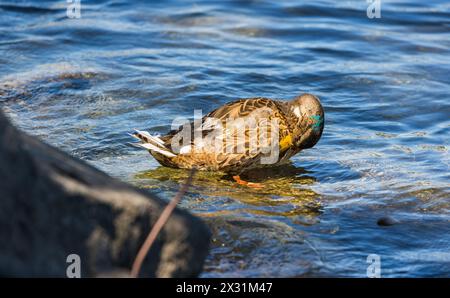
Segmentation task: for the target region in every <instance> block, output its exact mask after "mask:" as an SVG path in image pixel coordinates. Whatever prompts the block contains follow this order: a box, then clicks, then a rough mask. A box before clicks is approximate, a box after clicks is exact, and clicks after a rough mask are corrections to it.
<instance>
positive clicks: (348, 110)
mask: <svg viewBox="0 0 450 298" xmlns="http://www.w3.org/2000/svg"><path fill="white" fill-rule="evenodd" d="M81 2H82V11H81V16H82V17H81V19H69V18H67V17H66V12H65V8H66V6H65V5H66V1H63V0H58V1H38V2H36V1H1V2H0V15H1V17H0V28H1V35H0V78H1V79H0V101H1V102H2V106H3V109H4V110H5V111H6V112H7V113H8V115H9V116H10V117H11V118H12V119H13V121H14V122H15V123H16V124H17V125H18V126H20V127H21V128H23V129H24V130H26V131H28V132H30V133H31V134H33V135H37V136H38V137H40V138H41V139H43V140H45V141H46V142H48V143H50V144H52V145H54V146H57V147H59V148H61V149H63V150H65V151H66V152H68V153H70V154H71V155H73V156H76V157H79V158H81V159H83V160H86V161H88V162H89V163H91V164H93V165H94V166H96V167H98V168H100V169H102V170H104V171H106V172H107V173H109V174H110V175H112V176H114V177H118V178H120V179H122V180H125V181H129V182H131V183H133V184H135V185H138V186H139V187H143V188H146V189H148V191H149V192H151V193H154V194H158V195H161V196H162V197H164V198H166V199H170V198H171V197H172V195H173V194H174V193H175V192H176V190H177V189H178V185H179V183H180V181H182V180H183V179H184V177H186V176H187V173H186V172H185V171H181V170H173V169H166V168H161V167H159V166H158V164H157V163H156V162H155V161H154V160H153V159H151V158H150V156H149V155H148V153H146V152H143V151H139V150H137V149H135V148H132V147H130V146H127V145H126V142H129V141H131V140H130V138H129V137H128V136H127V134H126V133H127V132H130V131H131V130H132V129H133V128H140V129H147V130H149V131H151V132H153V133H161V134H162V133H165V132H167V131H168V130H169V128H170V124H171V122H172V120H173V119H174V118H175V117H178V116H184V117H193V109H203V111H204V113H206V112H208V111H210V110H211V109H213V108H215V107H217V106H219V105H221V104H223V103H225V102H227V101H230V100H234V99H236V98H241V97H252V96H267V97H274V98H285V99H290V98H292V97H294V96H295V95H297V94H299V93H301V92H311V93H314V94H316V95H318V96H319V97H320V98H321V100H322V103H323V105H324V107H325V113H326V123H325V131H324V134H323V136H322V139H321V141H320V142H319V143H318V144H317V145H316V146H315V147H314V148H313V149H310V150H307V151H304V152H302V153H301V154H299V155H297V156H295V157H294V158H292V164H290V165H287V166H285V167H283V168H281V169H280V168H278V169H274V170H271V171H269V172H267V173H265V176H263V177H256V178H255V180H256V181H261V182H263V183H265V184H266V186H267V187H266V188H264V189H263V190H254V189H246V188H242V187H239V186H237V185H235V184H234V183H232V182H231V181H230V180H229V179H228V178H227V177H222V175H220V174H215V173H199V175H198V176H197V177H196V179H195V183H194V187H193V188H191V189H190V191H189V193H188V195H187V196H186V197H185V198H184V201H183V202H182V207H183V208H187V209H189V210H190V211H191V212H193V213H195V214H197V215H199V216H202V217H203V218H204V219H205V221H206V222H207V223H208V224H209V226H210V227H211V230H212V231H213V243H212V249H211V253H210V255H209V257H208V259H207V261H206V264H205V271H204V273H203V274H202V276H204V277H218V276H288V277H292V276H354V277H365V276H366V272H367V266H368V265H369V264H368V263H367V261H366V260H367V256H368V255H369V254H378V255H379V256H380V257H381V275H382V276H386V277H393V276H401V277H406V276H407V277H416V276H450V249H449V248H450V212H449V211H450V185H449V181H450V171H449V168H450V160H449V156H450V154H449V146H450V144H449V139H450V120H449V116H450V102H449V100H450V86H449V84H450V50H449V49H450V4H448V3H445V1H409V2H407V1H399V0H393V1H382V6H381V9H382V11H381V19H369V18H367V16H366V7H367V4H366V1H359V0H358V1H338V2H336V1H331V0H330V1H309V2H308V3H306V2H305V3H304V4H301V2H299V4H294V2H291V1H230V2H226V1H225V2H224V3H219V2H210V1H195V2H190V1H181V0H173V1H161V2H157V3H153V2H150V1H149V2H148V3H147V2H144V1H121V0H109V1H83V0H82V1H81ZM384 216H390V217H392V218H394V219H396V220H398V221H399V223H398V224H396V225H393V226H387V227H382V226H379V225H377V220H378V219H379V218H381V217H384Z"/></svg>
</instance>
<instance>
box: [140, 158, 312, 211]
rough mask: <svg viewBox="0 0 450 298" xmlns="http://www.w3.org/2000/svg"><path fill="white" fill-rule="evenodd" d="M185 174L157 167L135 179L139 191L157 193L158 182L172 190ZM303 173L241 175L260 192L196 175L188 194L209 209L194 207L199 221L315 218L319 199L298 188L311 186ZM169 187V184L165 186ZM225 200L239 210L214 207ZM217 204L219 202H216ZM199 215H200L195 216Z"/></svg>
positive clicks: (289, 168)
mask: <svg viewBox="0 0 450 298" xmlns="http://www.w3.org/2000/svg"><path fill="white" fill-rule="evenodd" d="M188 173H189V171H187V170H180V169H171V168H166V167H161V166H160V167H158V168H156V169H154V170H150V171H145V172H141V173H138V174H137V175H136V176H135V178H136V180H135V181H134V183H136V184H137V185H138V186H139V187H142V188H150V189H155V188H156V189H160V188H161V182H168V181H169V182H170V183H173V182H175V184H172V186H173V188H176V187H178V184H180V183H182V181H185V180H186V178H187V177H188ZM305 173H306V171H305V170H304V169H301V168H296V167H295V166H293V165H292V164H287V165H283V166H280V167H277V168H274V169H268V170H267V171H265V172H264V176H265V177H264V176H263V175H262V174H261V172H259V173H257V172H256V171H255V172H248V173H246V174H245V176H244V175H242V178H245V179H247V180H249V181H255V182H256V181H257V182H260V183H262V184H263V185H264V188H262V189H255V188H250V187H246V186H241V185H238V184H237V183H236V182H234V181H233V180H232V179H231V177H230V176H228V175H226V174H224V173H218V172H197V173H196V175H195V177H194V180H193V183H192V189H193V190H191V192H195V193H196V194H197V196H199V197H202V198H203V200H204V201H205V204H210V205H211V206H210V207H211V209H205V210H204V211H203V212H201V211H200V210H201V209H199V206H198V205H197V206H196V211H194V212H196V213H197V214H199V215H200V216H203V217H213V216H216V215H222V214H237V213H242V212H244V213H251V214H255V215H265V216H285V217H294V216H299V215H315V214H318V213H319V211H320V201H319V195H318V194H317V193H315V192H314V191H312V190H311V189H309V188H304V187H302V185H305V186H306V185H311V184H312V183H314V178H313V177H309V176H307V175H305ZM166 185H169V183H166ZM223 198H228V199H232V200H234V201H236V202H237V203H239V205H241V206H243V207H242V208H237V209H236V208H235V207H236V206H232V209H228V208H227V207H226V206H223V205H222V206H221V208H220V209H218V208H217V206H216V200H221V199H223ZM217 203H219V204H220V202H217ZM199 211H200V212H199Z"/></svg>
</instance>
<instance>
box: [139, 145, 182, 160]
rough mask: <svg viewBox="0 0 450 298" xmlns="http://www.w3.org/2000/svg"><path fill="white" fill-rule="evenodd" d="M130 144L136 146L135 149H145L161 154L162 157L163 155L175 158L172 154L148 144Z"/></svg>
mask: <svg viewBox="0 0 450 298" xmlns="http://www.w3.org/2000/svg"><path fill="white" fill-rule="evenodd" d="M131 144H132V145H133V146H136V147H139V148H144V149H147V150H150V151H155V152H158V153H161V154H162V155H165V156H167V157H175V156H176V155H175V154H173V153H172V152H170V151H167V150H163V149H160V148H158V147H156V146H155V145H153V144H150V143H131Z"/></svg>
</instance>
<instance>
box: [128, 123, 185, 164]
mask: <svg viewBox="0 0 450 298" xmlns="http://www.w3.org/2000/svg"><path fill="white" fill-rule="evenodd" d="M135 131H136V133H135V134H129V135H130V136H132V137H133V138H135V139H138V140H140V141H141V142H140V143H130V144H131V145H133V146H135V147H138V148H144V149H146V150H150V151H154V152H158V153H160V154H162V155H165V156H167V157H175V156H176V155H175V154H173V153H172V152H170V150H169V149H167V148H166V146H165V145H164V142H163V141H162V140H161V139H160V138H159V137H155V136H152V135H150V134H149V133H148V132H146V131H141V130H137V129H135ZM138 135H141V136H144V137H145V138H143V139H144V140H143V139H141V138H140V137H139V136H138ZM147 141H149V142H150V143H149V142H147Z"/></svg>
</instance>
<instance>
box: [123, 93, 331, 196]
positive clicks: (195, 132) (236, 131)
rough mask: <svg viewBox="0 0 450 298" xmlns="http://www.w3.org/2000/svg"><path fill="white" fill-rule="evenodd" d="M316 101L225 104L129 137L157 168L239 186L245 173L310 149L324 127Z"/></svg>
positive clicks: (259, 99) (260, 100) (256, 100)
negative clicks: (228, 179)
mask: <svg viewBox="0 0 450 298" xmlns="http://www.w3.org/2000/svg"><path fill="white" fill-rule="evenodd" d="M324 120H325V119H324V110H323V108H322V105H321V104H320V101H319V99H318V98H317V97H316V96H314V95H312V94H307V93H305V94H302V95H299V96H297V97H295V98H294V99H292V100H291V101H282V100H274V99H270V98H263V97H256V98H244V99H239V100H236V101H233V102H230V103H227V104H225V105H223V106H221V107H219V108H217V109H216V110H214V111H212V112H210V113H209V114H207V115H206V116H204V117H203V118H201V119H198V120H194V121H190V122H187V123H186V124H185V125H182V126H180V127H178V129H175V130H172V131H170V132H169V133H168V134H166V135H164V136H161V137H159V136H154V135H151V134H150V133H148V132H146V131H140V130H136V131H135V132H134V133H133V134H131V135H132V136H133V137H135V138H136V139H138V140H139V141H140V142H139V143H134V145H136V146H138V147H141V148H144V149H146V150H148V151H149V152H150V154H151V155H152V156H153V157H154V158H155V159H156V160H157V161H158V162H159V163H160V164H161V165H163V166H167V167H173V168H183V169H192V168H196V169H198V170H208V171H221V172H225V173H228V174H231V175H233V179H234V180H236V181H237V182H238V183H239V184H243V185H247V186H254V187H260V186H261V185H259V184H257V183H251V182H247V181H244V180H242V179H241V178H240V174H242V173H243V172H245V171H247V170H253V169H256V168H264V167H268V166H274V165H280V164H282V163H284V162H286V161H288V160H289V158H290V157H292V156H293V155H295V154H297V153H298V152H300V151H301V150H303V149H308V148H311V147H313V146H314V145H315V144H316V143H317V142H318V141H319V139H320V137H321V135H322V131H323V128H324Z"/></svg>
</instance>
